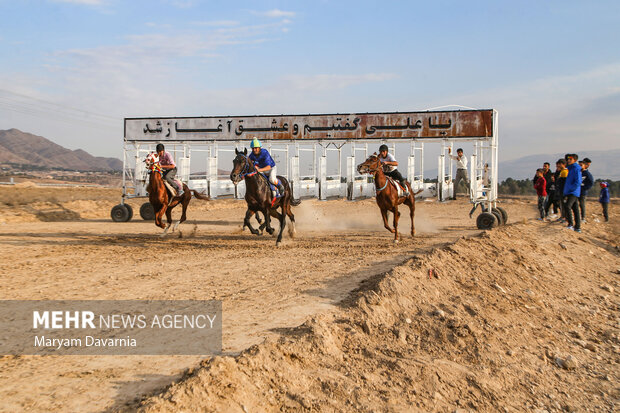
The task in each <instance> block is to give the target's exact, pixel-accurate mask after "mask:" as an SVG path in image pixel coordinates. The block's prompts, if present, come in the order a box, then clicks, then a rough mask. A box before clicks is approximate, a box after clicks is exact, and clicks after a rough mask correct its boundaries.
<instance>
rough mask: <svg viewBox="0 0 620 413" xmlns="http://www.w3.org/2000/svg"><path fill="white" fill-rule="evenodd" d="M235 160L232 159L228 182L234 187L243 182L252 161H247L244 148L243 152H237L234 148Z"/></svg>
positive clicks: (246, 150) (246, 153) (246, 151)
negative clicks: (231, 182)
mask: <svg viewBox="0 0 620 413" xmlns="http://www.w3.org/2000/svg"><path fill="white" fill-rule="evenodd" d="M235 155H236V156H235V159H233V169H232V171H231V172H230V180H231V181H233V183H234V184H235V185H237V184H238V183H239V182H241V181H243V178H244V176H245V175H246V174H247V173H248V172H249V171H250V170H251V167H252V161H250V159H248V148H245V149H244V150H243V152H241V151H238V150H237V148H235Z"/></svg>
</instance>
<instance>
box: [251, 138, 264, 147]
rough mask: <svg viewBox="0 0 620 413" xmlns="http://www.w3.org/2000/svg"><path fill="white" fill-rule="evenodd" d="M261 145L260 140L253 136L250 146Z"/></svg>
mask: <svg viewBox="0 0 620 413" xmlns="http://www.w3.org/2000/svg"><path fill="white" fill-rule="evenodd" d="M261 146H262V145H261V143H260V141H259V140H258V138H257V137H256V136H255V137H254V139H252V142H251V143H250V148H260V147H261Z"/></svg>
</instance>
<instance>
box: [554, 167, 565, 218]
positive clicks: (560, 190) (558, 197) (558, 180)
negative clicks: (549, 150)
mask: <svg viewBox="0 0 620 413" xmlns="http://www.w3.org/2000/svg"><path fill="white" fill-rule="evenodd" d="M555 168H556V170H555V174H554V177H555V192H554V194H553V195H554V202H555V203H556V204H557V205H558V206H559V208H560V217H559V218H558V220H557V222H564V220H565V219H566V210H565V208H564V201H563V199H564V183H565V182H566V177H567V176H568V170H567V169H566V161H565V160H564V159H558V161H557V162H556V163H555Z"/></svg>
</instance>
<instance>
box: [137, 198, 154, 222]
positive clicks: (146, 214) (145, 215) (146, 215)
mask: <svg viewBox="0 0 620 413" xmlns="http://www.w3.org/2000/svg"><path fill="white" fill-rule="evenodd" d="M140 216H141V217H142V219H143V220H145V221H152V220H154V219H155V210H154V209H153V205H151V203H150V202H145V203H143V204H142V205H141V206H140Z"/></svg>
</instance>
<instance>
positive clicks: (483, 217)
mask: <svg viewBox="0 0 620 413" xmlns="http://www.w3.org/2000/svg"><path fill="white" fill-rule="evenodd" d="M476 226H477V227H478V229H485V230H487V229H491V228H493V227H495V226H497V218H496V217H495V215H493V214H492V213H490V212H483V213H481V214H480V215H478V218H476Z"/></svg>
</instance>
